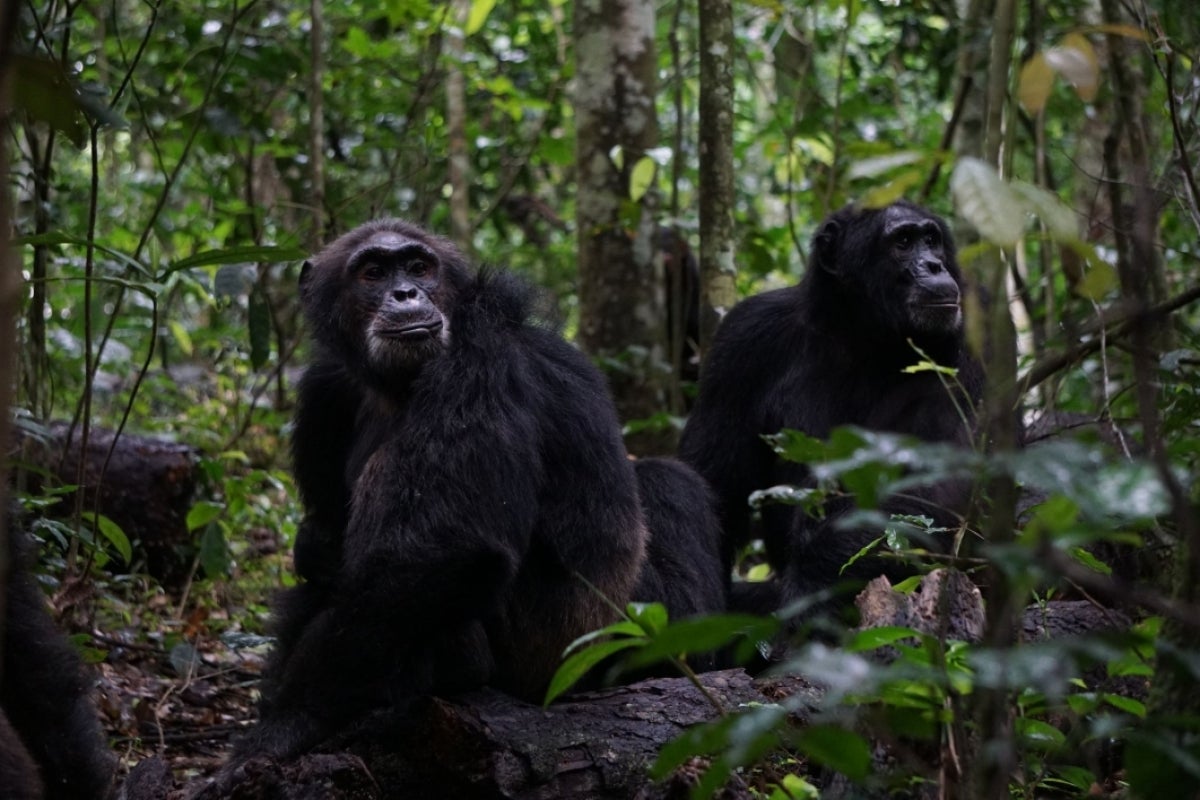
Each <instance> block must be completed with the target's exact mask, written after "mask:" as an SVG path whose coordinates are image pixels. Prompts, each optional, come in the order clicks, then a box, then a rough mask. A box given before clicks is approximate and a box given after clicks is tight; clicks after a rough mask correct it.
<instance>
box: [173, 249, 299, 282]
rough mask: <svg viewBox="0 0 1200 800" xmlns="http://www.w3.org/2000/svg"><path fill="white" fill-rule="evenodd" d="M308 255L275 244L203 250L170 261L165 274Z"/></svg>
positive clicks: (260, 262) (273, 261)
mask: <svg viewBox="0 0 1200 800" xmlns="http://www.w3.org/2000/svg"><path fill="white" fill-rule="evenodd" d="M307 257H308V251H307V250H302V249H300V248H299V247H277V246H275V245H264V246H261V247H260V246H258V245H246V246H244V247H223V248H221V249H219V250H205V251H203V252H200V253H197V254H196V255H194V256H188V257H187V258H181V259H179V260H178V261H174V262H172V263H171V266H169V267H168V268H167V272H166V274H168V275H169V274H170V273H172V272H179V271H180V270H184V269H195V268H197V267H212V266H217V265H220V264H245V263H257V264H275V263H278V262H281V261H300V260H301V259H303V258H307Z"/></svg>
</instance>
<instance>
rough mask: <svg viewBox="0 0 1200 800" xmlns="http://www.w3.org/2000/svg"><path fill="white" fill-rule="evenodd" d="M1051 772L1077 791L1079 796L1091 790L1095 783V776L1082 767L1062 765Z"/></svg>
mask: <svg viewBox="0 0 1200 800" xmlns="http://www.w3.org/2000/svg"><path fill="white" fill-rule="evenodd" d="M1052 771H1053V772H1054V774H1055V775H1057V776H1058V777H1059V778H1060V779H1062V780H1064V781H1066V782H1067V783H1069V784H1070V785H1071V786H1073V787H1074V788H1076V789H1078V790H1079V792H1080V793H1081V795H1082V794H1085V793H1087V792H1088V790H1090V789H1091V788H1092V784H1094V783H1095V782H1096V776H1095V775H1094V774H1092V771H1091V770H1088V769H1084V768H1083V767H1073V766H1071V765H1069V764H1064V765H1062V766H1061V767H1054V769H1053V770H1052Z"/></svg>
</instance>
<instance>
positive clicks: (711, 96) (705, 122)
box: [699, 0, 737, 353]
mask: <svg viewBox="0 0 1200 800" xmlns="http://www.w3.org/2000/svg"><path fill="white" fill-rule="evenodd" d="M699 17H700V137H699V138H700V286H701V291H700V351H701V353H704V352H706V351H707V349H708V343H709V342H710V341H712V336H713V333H714V332H715V331H716V329H717V324H718V323H719V322H720V321H721V317H723V316H724V315H725V314H726V313H727V312H728V311H729V309H731V308H732V307H733V304H734V303H735V302H737V288H736V285H735V279H736V277H737V265H736V263H735V262H734V231H733V205H734V197H733V54H734V40H733V4H732V3H731V2H730V0H700V9H699Z"/></svg>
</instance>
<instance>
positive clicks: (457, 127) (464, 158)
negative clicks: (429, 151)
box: [446, 0, 471, 253]
mask: <svg viewBox="0 0 1200 800" xmlns="http://www.w3.org/2000/svg"><path fill="white" fill-rule="evenodd" d="M470 10H471V4H470V3H469V2H465V0H454V1H453V3H452V4H451V12H450V13H451V16H452V18H453V24H452V25H451V26H450V30H449V31H448V33H447V35H446V36H447V38H446V53H447V55H448V56H449V59H448V60H447V66H446V133H447V134H448V136H449V142H448V143H447V144H448V149H449V156H450V163H449V181H450V238H451V239H453V240H454V242H455V244H457V245H458V246H459V247H460V248H461V249H462V251H463V252H464V253H469V252H471V196H470V191H469V186H470V182H471V156H470V152H469V151H468V149H467V90H466V80H465V78H464V77H463V71H462V67H463V56H464V54H465V53H466V42H465V41H464V38H463V36H464V34H463V27H464V26H465V25H466V24H467V15H468V14H469V13H470Z"/></svg>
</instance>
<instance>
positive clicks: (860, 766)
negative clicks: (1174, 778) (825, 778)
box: [796, 725, 871, 780]
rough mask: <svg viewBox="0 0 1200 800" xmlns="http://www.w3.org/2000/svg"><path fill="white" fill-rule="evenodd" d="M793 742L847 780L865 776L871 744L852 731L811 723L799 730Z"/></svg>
mask: <svg viewBox="0 0 1200 800" xmlns="http://www.w3.org/2000/svg"><path fill="white" fill-rule="evenodd" d="M796 746H797V747H798V748H799V749H800V750H801V751H802V752H803V753H805V754H806V755H807V756H808V757H809V758H811V759H812V760H813V761H816V762H817V763H819V764H823V765H824V766H826V767H829V768H830V769H832V770H835V771H837V772H840V773H842V774H843V775H845V776H846V777H847V778H850V779H851V780H862V779H863V778H865V777H867V772H868V770H869V769H870V767H871V746H870V745H869V744H867V740H866V739H864V738H863V737H861V736H859V735H858V734H857V733H855V732H854V731H848V730H846V729H845V728H839V727H837V726H834V725H814V726H812V727H809V728H805V729H804V730H803V731H801V732H800V736H799V737H798V739H797V741H796Z"/></svg>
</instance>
